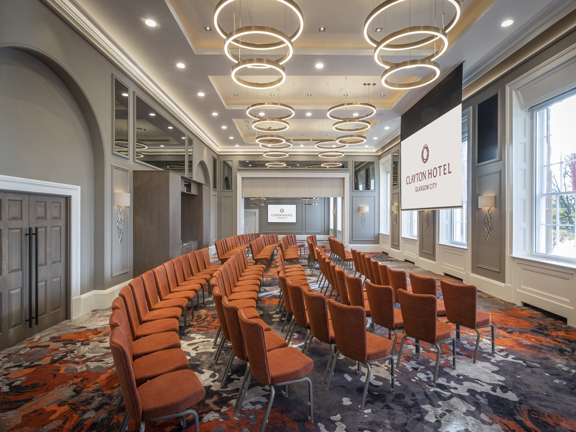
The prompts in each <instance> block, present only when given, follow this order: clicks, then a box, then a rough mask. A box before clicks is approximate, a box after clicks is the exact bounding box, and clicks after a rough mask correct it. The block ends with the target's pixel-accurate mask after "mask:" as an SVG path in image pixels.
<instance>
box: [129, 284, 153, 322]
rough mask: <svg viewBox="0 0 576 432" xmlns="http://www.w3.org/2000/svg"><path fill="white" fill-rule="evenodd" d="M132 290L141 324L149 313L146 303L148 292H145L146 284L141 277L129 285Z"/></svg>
mask: <svg viewBox="0 0 576 432" xmlns="http://www.w3.org/2000/svg"><path fill="white" fill-rule="evenodd" d="M128 285H129V286H130V288H132V294H133V295H134V301H135V302H136V310H137V311H138V318H139V319H140V322H143V321H144V316H145V315H146V314H147V313H148V302H147V301H146V291H145V290H144V282H142V278H141V277H137V278H134V279H132V281H131V282H130V283H129V284H128Z"/></svg>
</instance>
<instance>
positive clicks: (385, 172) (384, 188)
mask: <svg viewBox="0 0 576 432" xmlns="http://www.w3.org/2000/svg"><path fill="white" fill-rule="evenodd" d="M380 232H381V233H383V234H390V160H389V159H388V160H385V161H382V162H381V163H380Z"/></svg>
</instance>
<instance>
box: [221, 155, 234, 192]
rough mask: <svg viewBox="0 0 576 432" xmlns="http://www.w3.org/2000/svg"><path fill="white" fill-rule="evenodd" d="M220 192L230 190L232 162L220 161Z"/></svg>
mask: <svg viewBox="0 0 576 432" xmlns="http://www.w3.org/2000/svg"><path fill="white" fill-rule="evenodd" d="M222 190H232V161H231V160H227V161H226V160H225V161H222Z"/></svg>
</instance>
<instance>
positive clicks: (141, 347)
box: [132, 332, 181, 359]
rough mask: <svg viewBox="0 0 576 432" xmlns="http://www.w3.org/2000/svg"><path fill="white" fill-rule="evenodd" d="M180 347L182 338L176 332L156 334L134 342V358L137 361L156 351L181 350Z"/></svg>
mask: <svg viewBox="0 0 576 432" xmlns="http://www.w3.org/2000/svg"><path fill="white" fill-rule="evenodd" d="M180 346H181V345H180V338H179V337H178V335H177V334H176V332H164V333H154V334H151V335H149V336H146V337H143V338H140V339H136V340H135V341H134V344H133V345H132V357H133V358H134V359H137V358H140V357H142V356H145V355H148V354H151V353H153V352H156V351H164V350H169V349H174V348H180Z"/></svg>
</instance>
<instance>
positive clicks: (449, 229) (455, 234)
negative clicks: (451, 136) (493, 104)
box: [440, 113, 469, 246]
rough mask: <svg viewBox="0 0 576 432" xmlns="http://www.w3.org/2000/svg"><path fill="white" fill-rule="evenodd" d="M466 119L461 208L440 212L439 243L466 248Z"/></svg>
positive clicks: (466, 115) (464, 126) (466, 126)
mask: <svg viewBox="0 0 576 432" xmlns="http://www.w3.org/2000/svg"><path fill="white" fill-rule="evenodd" d="M468 119H469V113H466V114H464V117H463V118H462V208H461V209H450V210H440V243H443V244H448V245H456V246H466V244H467V232H468V129H469V127H468Z"/></svg>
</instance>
